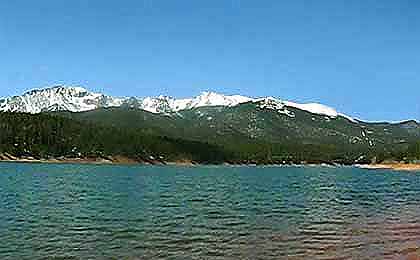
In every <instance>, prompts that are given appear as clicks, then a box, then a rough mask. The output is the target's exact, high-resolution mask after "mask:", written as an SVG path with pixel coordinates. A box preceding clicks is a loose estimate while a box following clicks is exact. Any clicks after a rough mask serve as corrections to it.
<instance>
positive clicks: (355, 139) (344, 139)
mask: <svg viewBox="0 0 420 260" xmlns="http://www.w3.org/2000/svg"><path fill="white" fill-rule="evenodd" d="M274 107H275V104H272V103H270V101H267V100H261V101H259V102H247V103H243V104H240V105H236V106H232V107H224V106H208V107H199V108H194V109H189V110H182V111H178V112H173V113H169V114H154V113H150V112H147V111H144V110H139V109H127V108H108V109H98V110H94V111H87V112H83V113H63V112H60V113H58V114H59V115H61V116H67V117H71V118H72V119H75V120H86V121H90V122H94V123H96V124H103V125H109V126H119V127H124V128H126V127H128V128H132V129H136V130H137V131H140V132H144V133H154V134H157V135H161V136H169V137H172V138H180V139H184V140H194V141H204V142H208V143H212V144H215V145H218V146H221V147H225V148H226V149H227V150H229V151H231V152H234V153H236V154H242V155H240V156H238V157H239V158H241V160H242V159H244V158H245V160H247V158H248V159H249V158H253V156H254V155H255V154H257V153H258V151H259V150H261V149H263V150H264V149H265V150H264V151H259V152H260V153H263V154H264V155H261V156H262V157H264V156H267V149H268V150H271V151H270V153H271V157H276V158H281V159H282V161H283V160H284V159H285V158H286V159H290V158H294V159H293V160H294V161H299V160H301V159H302V160H303V158H304V159H305V160H311V159H317V160H324V161H333V160H335V161H337V162H342V161H351V162H355V161H356V160H362V159H367V158H368V159H369V160H370V159H372V158H373V157H381V158H382V157H384V158H391V157H395V155H396V154H399V153H401V152H402V151H405V150H407V148H408V146H409V145H410V144H411V143H414V142H416V141H417V140H419V138H420V126H419V124H418V123H416V122H415V121H410V122H403V123H399V124H390V123H374V124H372V123H364V122H355V121H352V120H349V119H348V118H346V117H343V116H340V115H338V116H337V117H335V118H331V117H328V116H325V115H317V114H312V113H309V112H307V111H303V110H300V109H296V108H294V107H288V106H280V107H277V108H276V109H274ZM246 152H248V154H245V155H244V153H246ZM298 158H299V159H298ZM259 159H261V158H259Z"/></svg>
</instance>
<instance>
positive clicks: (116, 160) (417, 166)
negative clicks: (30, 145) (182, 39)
mask: <svg viewBox="0 0 420 260" xmlns="http://www.w3.org/2000/svg"><path fill="white" fill-rule="evenodd" d="M3 162H5V163H45V164H91V165H162V166H199V165H224V166H262V167H293V166H294V167H304V166H307V167H311V166H312V167H316V166H324V167H346V166H348V167H356V168H360V169H367V170H395V171H420V163H397V162H395V163H378V164H352V165H341V164H325V163H303V164H254V163H248V164H247V163H237V164H236V163H228V162H224V163H220V164H204V163H197V162H193V161H189V160H179V161H156V160H149V161H144V160H142V161H137V160H134V159H130V158H127V157H123V156H115V157H107V158H54V159H35V158H16V157H11V156H10V157H9V156H7V157H6V156H4V155H2V154H0V163H3Z"/></svg>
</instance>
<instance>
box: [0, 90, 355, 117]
mask: <svg viewBox="0 0 420 260" xmlns="http://www.w3.org/2000/svg"><path fill="white" fill-rule="evenodd" d="M246 102H259V103H262V106H265V107H270V108H272V109H277V110H280V109H283V107H286V106H288V107H294V108H297V109H300V110H305V111H308V112H311V113H313V114H320V115H325V116H328V117H332V118H335V117H338V116H344V117H347V118H348V119H350V120H354V119H353V118H352V117H350V116H347V115H344V114H342V113H339V112H337V111H336V110H335V109H334V108H332V107H329V106H326V105H323V104H319V103H304V104H300V103H296V102H292V101H286V100H282V99H279V98H275V97H260V98H253V97H248V96H242V95H224V94H220V93H216V92H211V91H205V92H201V93H200V94H199V95H197V96H194V97H191V98H173V97H170V96H165V95H159V96H156V97H113V96H109V95H106V94H103V93H96V92H91V91H89V90H87V89H85V88H83V87H73V86H63V85H57V86H53V87H48V88H40V89H33V90H30V91H27V92H25V93H23V94H22V95H15V96H11V97H6V98H3V99H0V111H3V112H24V113H31V114H36V113H41V112H51V111H70V112H83V111H89V110H94V109H97V108H106V107H119V106H128V107H132V108H139V109H143V110H146V111H149V112H152V113H171V112H177V111H181V110H185V109H192V108H197V107H204V106H226V107H231V106H236V105H239V104H242V103H246Z"/></svg>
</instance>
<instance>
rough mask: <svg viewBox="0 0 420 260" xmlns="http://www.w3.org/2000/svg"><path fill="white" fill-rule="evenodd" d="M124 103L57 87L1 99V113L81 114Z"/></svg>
mask: <svg viewBox="0 0 420 260" xmlns="http://www.w3.org/2000/svg"><path fill="white" fill-rule="evenodd" d="M123 101H124V100H123V99H120V98H114V97H110V96H106V95H103V94H99V93H93V92H89V91H87V90H86V89H84V88H81V87H63V86H56V87H52V88H46V89H40V90H32V91H29V92H26V93H24V94H23V95H21V96H14V97H8V98H5V99H1V100H0V111H10V112H26V113H33V114H35V113H40V112H44V111H62V110H67V111H72V112H81V111H88V110H92V109H96V108H99V107H110V106H120V105H122V103H123Z"/></svg>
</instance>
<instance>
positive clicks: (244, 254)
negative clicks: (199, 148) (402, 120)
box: [0, 163, 420, 259]
mask: <svg viewBox="0 0 420 260" xmlns="http://www.w3.org/2000/svg"><path fill="white" fill-rule="evenodd" d="M0 238H1V241H0V259H404V257H406V256H407V255H409V254H412V253H418V252H419V251H416V250H417V249H418V247H420V173H417V174H416V173H407V172H395V171H385V170H383V171H368V170H362V169H356V168H323V167H305V168H292V167H290V168H275V167H273V168H259V167H157V166H95V165H64V164H62V165H53V164H51V165H49V164H11V163H3V164H0Z"/></svg>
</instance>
